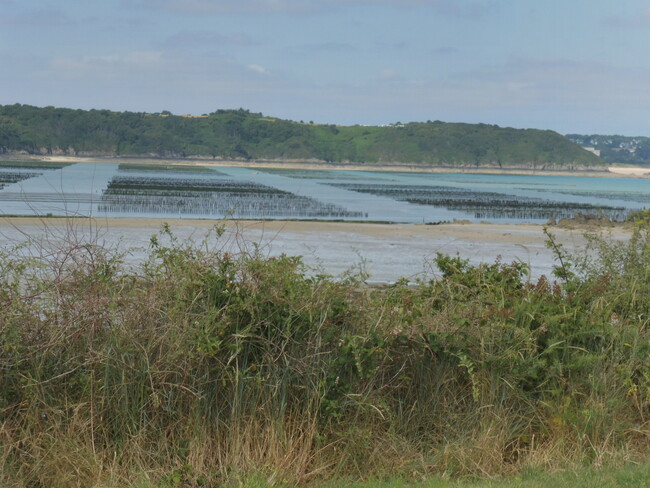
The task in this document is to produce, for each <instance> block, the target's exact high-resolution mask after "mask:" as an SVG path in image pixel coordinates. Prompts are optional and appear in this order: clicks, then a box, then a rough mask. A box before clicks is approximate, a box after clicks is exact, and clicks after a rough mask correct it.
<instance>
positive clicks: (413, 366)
mask: <svg viewBox="0 0 650 488" xmlns="http://www.w3.org/2000/svg"><path fill="white" fill-rule="evenodd" d="M644 216H645V217H648V215H644V214H642V215H640V216H639V218H637V222H636V224H635V225H636V228H635V232H634V235H633V237H632V238H631V239H630V240H629V241H628V242H610V241H609V240H608V239H606V238H601V237H595V236H592V237H591V238H590V249H589V252H585V253H582V254H581V256H580V257H579V258H578V257H572V256H569V255H567V253H566V252H565V251H564V249H563V248H562V247H561V246H559V245H557V244H556V243H555V241H554V240H553V236H552V235H550V234H549V236H548V237H549V246H551V247H552V248H553V250H554V251H555V253H556V255H557V258H558V262H557V267H556V270H555V276H554V277H542V278H540V279H539V280H537V281H534V282H531V281H530V280H529V279H528V277H527V268H526V266H525V265H524V264H522V263H519V262H513V263H503V262H496V263H493V264H487V265H483V266H478V267H477V266H472V265H470V264H469V263H468V262H467V261H465V260H463V259H462V258H460V257H450V256H445V255H438V256H437V258H436V259H435V264H436V266H437V268H438V269H439V273H438V276H436V279H432V280H430V281H424V282H421V283H417V284H409V283H406V282H398V283H396V284H394V285H392V286H389V287H387V288H383V289H370V288H368V287H366V286H365V285H364V283H363V280H364V276H363V273H361V272H358V273H354V272H352V273H350V274H349V275H347V276H344V277H340V278H338V279H333V278H331V277H327V276H322V275H315V274H314V272H313V271H312V272H311V273H306V270H305V268H304V267H303V265H302V264H301V262H300V260H299V259H298V258H294V257H287V256H281V257H274V258H266V257H263V256H261V255H260V254H259V253H258V252H257V251H256V250H255V248H254V247H253V249H252V251H247V249H245V248H242V249H241V250H240V252H238V253H233V252H229V251H228V249H226V248H225V247H222V248H220V246H221V244H220V242H221V240H222V239H223V237H220V235H221V232H222V230H223V229H221V228H219V227H217V228H215V233H214V234H213V235H212V236H210V237H208V238H206V240H205V242H202V243H186V242H178V241H177V240H176V239H175V238H174V236H173V234H172V233H171V232H170V231H169V229H168V228H167V227H164V228H163V230H162V232H161V234H160V235H158V236H154V237H153V238H152V241H151V252H150V256H149V258H148V259H147V260H146V262H144V263H143V264H142V265H140V266H136V267H135V268H134V267H132V266H127V265H126V264H124V263H123V256H121V255H120V254H119V253H117V252H115V251H114V250H110V249H105V248H102V247H101V246H99V245H98V244H97V243H96V242H76V241H75V240H74V235H75V233H74V228H71V229H70V232H69V234H68V241H67V243H66V245H62V246H61V247H59V248H58V249H45V248H42V252H41V253H37V254H36V255H34V253H33V252H28V249H23V250H22V252H21V250H20V249H18V250H12V251H10V252H4V253H3V254H2V255H1V256H0V277H1V279H2V282H1V283H0V308H1V310H2V313H1V314H0V372H1V374H0V486H3V487H4V486H10V487H51V486H57V487H63V488H65V487H76V486H83V487H88V486H134V487H135V486H141V487H154V486H155V487H163V486H165V487H167V486H169V487H174V486H177V487H198V486H222V485H225V486H242V484H243V485H244V486H282V485H286V484H288V485H296V484H306V483H312V484H320V483H328V482H329V483H330V485H331V483H332V482H333V481H332V480H341V479H346V480H364V479H382V478H386V479H388V478H395V477H400V478H403V479H407V480H422V479H433V478H435V477H439V476H441V477H444V478H447V479H448V478H452V479H453V478H462V477H468V476H469V477H482V478H490V477H497V476H504V475H517V474H519V476H524V477H525V476H526V473H531V472H532V473H540V472H543V471H547V470H549V471H555V470H561V469H571V470H579V471H578V472H581V473H591V472H592V470H594V469H597V468H599V467H602V466H614V467H615V466H623V465H626V464H628V463H631V462H637V461H639V460H643V459H644V458H646V457H647V455H648V447H650V423H649V420H650V362H649V361H648V359H649V355H650V333H649V331H648V320H649V319H648V317H649V316H650V315H649V312H650V300H648V298H649V296H650V293H649V292H650V224H649V221H648V219H647V218H645V219H643V218H642V217H644ZM29 249H34V248H33V247H31V248H29ZM643 466H646V464H644V465H643ZM540 470H541V471H540ZM614 472H616V473H619V471H614ZM620 473H622V474H621V477H622V478H626V476H628V475H629V476H630V479H638V478H639V477H644V476H645V477H646V478H644V479H647V469H646V468H645V467H644V468H639V469H632V470H629V468H625V469H624V470H623V471H621V472H620ZM538 476H541V475H538ZM585 476H586V474H585ZM541 477H542V478H543V476H541ZM560 478H561V477H560ZM560 478H550V479H551V480H559V479H560ZM551 482H552V483H553V484H556V482H555V481H551ZM338 483H339V482H337V484H338ZM565 485H566V486H568V484H566V483H565ZM331 486H333V485H331ZM368 486H373V485H368ZM377 486H381V485H377ZM388 486H391V485H388ZM425 486H426V485H425ZM431 486H436V484H435V483H433V482H431ZM442 486H445V484H442ZM451 486H457V485H455V484H454V485H451ZM459 486H462V484H461V485H459ZM468 486H472V485H471V484H470V485H468ZM477 486H485V485H480V484H479V485H477ZM487 486H490V485H487ZM505 486H508V485H507V484H506V485H505ZM512 486H519V485H517V484H513V485H512ZM524 486H525V485H524ZM533 486H534V485H533ZM538 486H544V485H538ZM556 486H562V484H561V482H559V481H558V482H557V484H556ZM596 486H599V485H598V484H596ZM622 486H625V485H622Z"/></svg>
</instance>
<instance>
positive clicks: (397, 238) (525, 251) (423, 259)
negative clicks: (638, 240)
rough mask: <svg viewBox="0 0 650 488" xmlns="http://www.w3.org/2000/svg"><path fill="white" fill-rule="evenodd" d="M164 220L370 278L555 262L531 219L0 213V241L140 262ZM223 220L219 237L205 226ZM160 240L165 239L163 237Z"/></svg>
mask: <svg viewBox="0 0 650 488" xmlns="http://www.w3.org/2000/svg"><path fill="white" fill-rule="evenodd" d="M164 223H167V224H168V225H169V227H170V229H171V230H172V232H173V233H174V234H175V235H176V236H177V237H178V238H179V239H180V240H192V241H194V242H197V243H198V242H201V241H203V240H204V239H205V238H206V236H208V237H207V239H206V242H207V245H209V246H210V247H211V248H213V249H219V250H224V251H228V252H249V253H252V252H259V253H261V254H262V255H263V256H275V255H279V254H282V253H284V254H287V255H292V256H296V255H299V256H302V257H303V261H304V262H305V263H306V264H307V265H308V266H310V267H311V268H312V270H313V272H323V273H327V274H331V275H340V274H342V273H345V272H346V271H348V270H358V269H363V270H364V271H365V272H367V273H368V274H369V281H379V282H393V281H396V280H398V279H400V278H407V279H410V280H415V279H418V278H420V279H428V278H431V277H435V274H436V270H435V266H434V265H433V264H432V260H433V258H434V257H435V256H436V254H437V253H438V252H440V253H443V254H449V255H460V256H461V257H463V258H466V259H469V260H470V262H472V263H474V264H478V263H480V262H489V263H492V262H494V261H495V260H496V259H497V258H499V257H500V259H501V260H502V261H503V262H506V263H510V262H512V261H522V262H524V263H526V264H528V265H529V266H530V267H531V271H532V272H531V274H532V277H533V278H536V277H538V276H540V275H542V274H549V273H550V271H551V269H552V266H553V265H554V264H555V260H554V257H553V253H552V251H551V250H550V249H548V248H547V246H546V240H547V237H546V235H545V234H544V231H543V226H540V225H530V224H512V225H506V224H474V223H470V224H460V223H456V224H441V225H419V224H418V225H414V224H374V223H358V222H357V223H353V222H350V223H347V222H314V221H309V222H302V221H211V220H191V219H66V218H60V219H57V218H52V219H37V218H0V246H2V247H3V248H5V249H6V248H10V247H11V246H14V245H16V244H19V243H21V242H24V241H26V240H27V239H29V238H31V239H33V240H34V241H35V242H40V243H41V244H39V245H38V246H37V247H39V246H40V248H39V250H35V251H34V252H43V249H46V248H52V247H54V248H55V247H57V246H59V247H60V246H62V245H66V244H67V245H69V244H71V243H85V242H95V243H98V244H100V245H102V246H104V247H108V248H116V249H118V248H119V249H120V250H122V251H124V252H125V260H126V261H131V262H138V261H141V260H142V259H143V257H144V256H145V255H146V253H147V252H148V251H147V250H148V248H149V245H150V239H151V236H153V235H154V234H157V233H158V231H159V230H160V229H161V226H162V225H163V224H164ZM215 225H217V226H221V225H223V226H224V228H225V233H224V234H223V235H222V236H221V237H218V238H217V236H216V235H215V234H214V233H212V234H210V230H211V229H213V228H214V226H215ZM551 231H552V233H553V234H554V235H555V237H556V239H557V242H558V243H561V244H563V245H564V246H565V247H566V248H567V249H568V250H570V251H572V252H576V253H580V252H581V250H582V249H583V248H584V245H585V242H586V241H585V238H584V233H585V232H586V231H590V232H593V229H591V230H590V229H586V228H575V229H568V228H562V227H558V226H554V227H552V228H551ZM601 231H602V232H604V233H606V234H608V235H609V236H610V238H612V239H626V238H627V237H629V235H630V232H631V230H630V229H629V228H627V227H623V226H616V227H611V228H604V229H601ZM161 242H164V238H163V239H161Z"/></svg>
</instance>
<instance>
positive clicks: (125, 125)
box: [0, 104, 605, 170]
mask: <svg viewBox="0 0 650 488" xmlns="http://www.w3.org/2000/svg"><path fill="white" fill-rule="evenodd" d="M3 151H4V152H9V151H26V152H28V153H30V154H68V155H87V156H97V155H111V156H124V155H128V156H143V155H145V156H152V155H153V156H165V157H178V158H181V157H186V156H204V157H213V158H217V157H219V158H226V159H233V158H236V159H243V160H250V159H255V160H265V159H294V160H320V161H328V162H338V163H342V162H356V163H416V164H426V165H436V166H452V167H463V166H466V167H479V166H480V167H483V166H488V167H494V168H508V167H517V168H522V167H526V168H536V169H558V170H562V169H564V170H569V169H581V168H596V169H598V168H600V169H602V168H604V166H605V164H604V162H603V161H602V160H601V159H599V158H598V157H596V156H595V155H594V154H591V153H589V152H588V151H585V150H584V149H582V148H581V147H580V146H578V145H577V144H575V143H573V142H571V141H569V140H568V139H567V138H565V137H563V136H561V135H560V134H557V133H556V132H552V131H542V130H533V129H529V130H521V129H511V128H501V127H497V126H496V125H486V124H452V123H443V122H440V121H435V122H432V121H429V122H426V123H409V124H401V123H395V124H392V125H391V126H386V127H366V126H353V127H343V126H335V125H319V124H313V123H298V122H292V121H288V120H282V119H277V118H270V117H264V116H263V115H262V114H255V113H251V112H248V111H246V110H241V109H240V110H218V111H216V112H213V113H211V114H209V115H205V116H200V117H189V116H176V115H171V114H169V113H161V114H146V113H133V112H111V111H108V110H90V111H85V110H71V109H63V108H54V107H46V108H38V107H32V106H29V105H20V104H15V105H5V106H0V152H3Z"/></svg>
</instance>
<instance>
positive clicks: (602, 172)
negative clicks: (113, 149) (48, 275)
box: [6, 154, 650, 178]
mask: <svg viewBox="0 0 650 488" xmlns="http://www.w3.org/2000/svg"><path fill="white" fill-rule="evenodd" d="M6 156H7V157H10V158H15V160H17V161H51V162H61V163H72V164H75V163H113V164H151V165H155V164H159V165H172V166H174V165H178V166H199V167H203V166H214V167H238V168H257V169H287V170H293V169H303V170H340V171H384V172H404V173H410V172H413V173H468V174H498V175H508V174H511V175H542V176H581V177H599V178H650V168H643V167H618V166H609V167H607V168H602V169H600V168H599V169H594V170H590V169H584V170H575V169H572V170H566V171H565V170H557V169H550V170H546V169H534V168H523V167H522V168H493V167H482V168H479V167H476V168H473V167H472V168H470V167H462V166H459V167H443V166H430V165H426V164H416V163H368V164H359V163H350V164H346V163H326V162H320V161H282V160H253V161H238V160H224V159H209V158H200V157H197V158H192V157H189V158H156V157H135V156H124V157H122V156H58V155H53V156H38V155H25V154H7V155H6Z"/></svg>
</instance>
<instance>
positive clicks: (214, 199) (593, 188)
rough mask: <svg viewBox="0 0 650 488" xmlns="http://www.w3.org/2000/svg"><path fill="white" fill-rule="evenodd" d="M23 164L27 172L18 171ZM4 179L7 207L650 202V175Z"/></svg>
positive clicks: (508, 215) (469, 208) (15, 210)
mask: <svg viewBox="0 0 650 488" xmlns="http://www.w3.org/2000/svg"><path fill="white" fill-rule="evenodd" d="M16 171H19V172H21V171H22V175H20V177H15V173H16ZM9 173H11V175H10V174H9ZM3 174H4V175H5V177H4V179H3ZM15 180H18V181H15ZM0 182H4V183H3V184H2V188H1V189H0V213H1V214H4V215H35V214H36V215H46V214H52V215H80V216H91V215H92V216H95V217H159V218H165V217H169V218H171V217H181V218H214V219H220V218H224V217H226V216H230V217H233V218H237V217H240V218H275V219H282V218H297V219H338V220H340V219H343V220H360V221H389V222H404V223H423V222H428V223H437V222H443V221H452V220H454V219H467V220H471V221H486V222H494V223H518V222H530V223H543V222H546V221H548V219H549V218H551V217H554V218H562V217H567V216H572V215H574V214H575V213H577V212H581V213H594V214H598V213H604V214H605V215H608V216H610V217H613V218H624V216H625V215H626V214H627V213H628V212H629V211H630V210H632V209H639V208H646V207H650V180H644V179H632V178H593V177H571V176H535V175H530V176H529V175H477V174H440V173H392V172H370V171H368V172H366V171H363V172H361V171H343V170H331V171H322V170H319V171H308V170H268V169H265V170H262V169H248V168H246V169H245V168H222V167H219V168H217V167H215V168H208V169H205V168H197V169H195V170H193V169H191V168H190V169H183V170H178V171H170V170H162V169H156V170H146V169H143V168H142V167H140V166H128V165H123V166H119V165H118V164H107V163H96V164H89V163H82V164H73V165H70V166H67V167H64V168H58V169H51V170H35V169H24V170H20V169H19V170H16V169H15V168H4V167H0Z"/></svg>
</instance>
